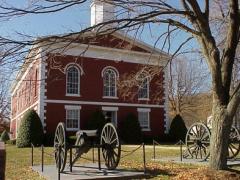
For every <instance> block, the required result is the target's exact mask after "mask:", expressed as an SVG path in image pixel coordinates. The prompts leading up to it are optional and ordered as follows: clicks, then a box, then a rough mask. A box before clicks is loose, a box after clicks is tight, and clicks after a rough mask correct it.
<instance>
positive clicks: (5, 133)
mask: <svg viewBox="0 0 240 180" xmlns="http://www.w3.org/2000/svg"><path fill="white" fill-rule="evenodd" d="M9 139H10V138H9V135H8V132H7V131H6V130H5V131H3V133H2V134H1V137H0V141H3V142H6V141H8V140H9Z"/></svg>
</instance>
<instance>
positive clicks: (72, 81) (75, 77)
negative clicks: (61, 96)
mask: <svg viewBox="0 0 240 180" xmlns="http://www.w3.org/2000/svg"><path fill="white" fill-rule="evenodd" d="M66 80H67V83H66V86H67V87H66V88H67V95H79V94H80V93H79V92H80V91H79V90H80V73H79V69H78V68H77V67H75V66H69V67H68V68H67V79H66Z"/></svg>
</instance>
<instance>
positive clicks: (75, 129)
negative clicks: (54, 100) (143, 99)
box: [65, 105, 81, 131]
mask: <svg viewBox="0 0 240 180" xmlns="http://www.w3.org/2000/svg"><path fill="white" fill-rule="evenodd" d="M68 110H78V127H77V128H68V127H67V111H68ZM80 110H81V106H73V105H65V114H66V119H65V123H66V130H67V131H78V130H80V119H81V118H80Z"/></svg>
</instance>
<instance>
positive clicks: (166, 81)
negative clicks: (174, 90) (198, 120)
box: [163, 65, 170, 134]
mask: <svg viewBox="0 0 240 180" xmlns="http://www.w3.org/2000/svg"><path fill="white" fill-rule="evenodd" d="M163 72H164V75H163V78H164V81H163V83H164V85H163V88H164V128H165V130H164V133H166V134H167V133H168V132H169V127H170V124H169V117H168V105H169V101H168V83H169V79H168V72H169V65H168V66H166V67H165V69H164V71H163Z"/></svg>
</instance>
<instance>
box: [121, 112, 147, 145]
mask: <svg viewBox="0 0 240 180" xmlns="http://www.w3.org/2000/svg"><path fill="white" fill-rule="evenodd" d="M119 134H120V137H121V139H122V140H123V142H124V143H126V144H138V143H141V142H142V140H143V135H142V130H141V127H140V124H139V121H138V119H137V117H136V116H135V115H134V114H128V115H127V116H126V118H125V119H123V120H122V121H121V123H120V127H119Z"/></svg>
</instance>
